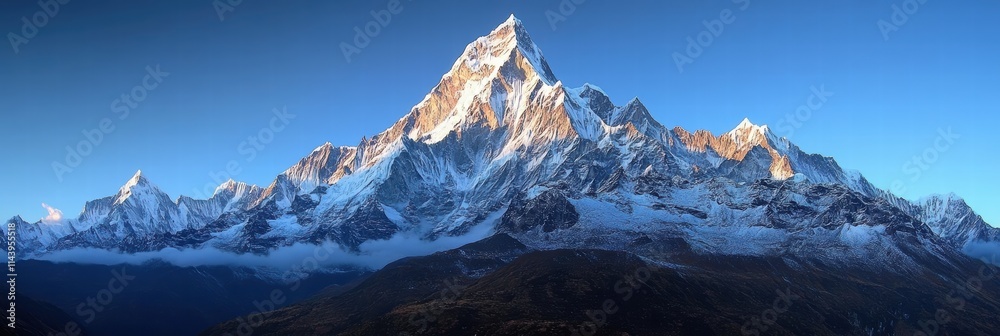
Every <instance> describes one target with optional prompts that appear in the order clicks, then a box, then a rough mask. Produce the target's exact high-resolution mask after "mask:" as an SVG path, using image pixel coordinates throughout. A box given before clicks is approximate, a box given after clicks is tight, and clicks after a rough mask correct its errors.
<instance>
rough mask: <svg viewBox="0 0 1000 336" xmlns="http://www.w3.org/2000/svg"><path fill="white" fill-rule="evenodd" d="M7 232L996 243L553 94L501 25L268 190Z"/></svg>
mask: <svg viewBox="0 0 1000 336" xmlns="http://www.w3.org/2000/svg"><path fill="white" fill-rule="evenodd" d="M9 222H10V223H15V224H16V225H17V227H18V232H19V234H20V236H21V237H22V241H23V242H24V243H23V245H22V246H23V247H24V250H23V251H22V252H23V253H26V254H28V255H40V254H44V253H48V252H52V251H57V250H64V249H71V248H79V247H88V248H100V249H118V250H122V251H127V252H136V251H152V250H159V249H162V248H165V247H175V248H199V247H215V248H219V249H223V250H228V251H233V252H240V253H248V252H249V253H267V252H268V251H269V250H271V249H274V248H277V247H281V246H288V245H291V244H295V243H302V242H305V243H320V242H324V241H332V242H335V243H338V244H341V245H342V246H344V247H346V248H348V249H355V250H356V249H357V248H358V246H359V245H360V244H362V243H364V242H366V241H371V240H382V239H387V238H389V237H392V236H393V235H395V234H399V233H406V234H410V235H419V236H422V237H425V238H427V239H431V240H433V239H437V238H439V237H442V236H455V235H462V234H465V233H467V232H469V231H470V229H471V228H473V227H476V226H478V225H488V226H491V227H495V228H496V230H498V231H501V232H507V233H509V234H510V235H512V236H514V237H515V238H517V239H519V240H520V241H521V242H523V243H524V244H526V245H528V246H531V247H534V248H567V247H569V248H577V247H587V248H604V249H628V247H629V246H633V245H634V243H635V242H637V241H639V242H641V241H672V242H677V243H680V242H683V244H684V245H687V246H689V247H690V248H691V249H692V250H695V251H700V252H710V253H724V254H738V255H780V254H785V253H809V254H812V255H815V256H816V257H823V258H829V259H831V260H836V261H837V262H844V263H847V262H870V261H871V260H872V258H871V255H872V254H878V258H883V259H885V260H890V259H891V258H898V260H896V261H899V262H902V263H917V262H918V261H916V260H913V258H912V257H910V256H909V255H906V254H905V253H902V252H901V251H904V250H906V249H907V248H909V247H912V246H917V247H919V248H921V249H925V250H929V251H937V250H938V249H943V248H950V249H955V248H962V247H964V246H966V245H968V244H972V243H977V242H984V241H985V242H996V241H997V240H998V237H1000V234H998V233H997V232H998V230H997V229H996V228H992V227H990V226H989V225H988V224H986V223H984V222H982V219H981V218H979V217H978V216H977V215H975V213H974V212H973V210H972V209H971V208H969V207H968V205H966V204H965V203H964V202H962V201H961V200H960V199H959V198H957V197H947V198H941V197H935V198H929V199H926V200H923V201H920V202H909V201H906V200H902V199H899V198H896V197H895V196H893V195H891V194H889V193H887V192H885V191H882V190H879V189H877V188H875V187H874V186H872V185H871V184H870V183H868V182H867V181H866V180H865V179H864V178H863V177H862V176H861V175H860V174H859V173H856V172H850V171H845V170H843V169H842V168H841V167H840V166H839V165H838V164H837V163H836V161H834V160H833V159H832V158H829V157H823V156H820V155H816V154H807V153H804V152H802V151H801V150H800V149H799V148H798V147H797V146H795V145H794V144H792V143H791V142H789V141H788V140H787V139H785V138H779V137H777V136H775V135H774V134H773V133H772V132H771V131H770V130H769V129H768V127H767V126H758V125H754V124H753V123H751V122H750V121H749V120H743V122H741V123H740V124H739V125H738V126H737V127H736V128H735V129H733V130H732V131H730V132H727V133H725V134H722V135H719V136H715V135H712V134H710V133H709V132H706V131H695V132H693V133H692V132H688V131H686V130H684V129H682V128H680V127H675V128H673V129H669V128H667V127H664V126H663V125H662V124H661V123H659V122H657V121H656V120H654V119H653V118H652V116H651V115H650V113H649V111H648V110H647V108H646V107H645V106H644V105H643V104H642V103H641V102H640V101H639V100H638V99H632V100H631V101H629V102H627V103H626V104H624V105H615V104H614V103H613V102H612V101H611V99H610V98H609V97H608V95H607V94H605V93H604V91H602V90H601V89H600V88H599V87H597V86H595V85H591V84H585V85H583V86H581V87H579V88H568V87H565V86H564V84H563V83H562V82H561V81H559V80H558V79H557V77H556V76H555V74H554V72H553V71H552V69H551V68H550V66H549V64H548V62H547V61H546V60H545V58H544V57H543V55H542V52H541V50H540V49H539V48H538V46H536V45H535V43H534V42H532V40H531V38H530V37H529V35H528V33H527V31H526V30H525V28H524V26H523V24H522V23H521V22H520V21H519V20H517V19H516V18H514V17H511V18H510V19H508V20H507V21H505V22H504V23H502V24H501V25H500V26H498V27H497V28H496V29H494V30H493V31H492V32H490V33H489V34H488V35H486V36H483V37H480V38H478V39H476V40H475V41H474V42H472V43H470V44H469V45H468V46H467V47H466V48H465V50H464V51H463V53H462V54H461V55H460V56H459V58H458V60H456V61H455V63H454V64H453V65H452V67H451V68H450V69H449V70H448V71H447V72H446V73H445V74H444V76H442V78H441V80H440V82H439V83H438V84H437V85H436V86H434V88H433V89H431V91H430V93H428V94H427V95H426V96H425V97H424V99H423V100H422V101H420V102H419V103H418V104H416V105H415V106H414V107H413V108H412V109H411V110H410V111H409V113H407V114H406V115H404V116H403V117H402V118H401V119H399V120H398V121H397V122H396V123H394V124H393V125H392V126H390V127H389V128H388V129H386V130H385V131H383V132H381V133H379V134H376V135H374V136H372V137H370V138H368V137H365V138H363V139H361V141H360V142H359V143H358V144H357V145H356V146H350V147H347V146H343V147H335V146H333V145H331V144H329V143H326V144H323V145H321V146H319V147H317V148H316V149H315V150H313V151H312V152H310V153H309V154H308V155H307V156H305V157H304V158H303V159H302V160H300V161H299V162H297V163H296V164H295V165H293V166H292V167H290V168H288V169H287V170H286V171H284V172H283V173H281V174H280V175H278V176H277V177H276V178H275V180H274V181H273V182H272V183H271V184H270V185H269V186H267V187H264V188H261V187H257V186H250V185H246V184H243V183H239V182H234V181H230V182H227V183H225V184H223V185H222V186H220V187H219V189H218V190H217V191H216V192H215V194H214V195H213V196H212V197H210V198H209V199H207V200H196V199H192V198H189V197H184V196H181V197H179V198H178V199H177V200H176V201H171V199H170V198H169V197H168V196H167V195H166V194H165V193H163V192H162V191H160V190H159V189H158V188H156V186H155V185H153V184H152V183H150V181H149V180H148V179H147V178H146V176H145V175H143V174H141V173H137V174H136V175H135V176H133V177H132V179H130V180H129V181H128V182H127V183H126V184H125V185H124V186H123V187H122V188H121V189H120V190H119V191H118V193H117V194H115V195H114V196H110V197H106V198H101V199H98V200H94V201H91V202H88V203H87V204H86V206H85V207H84V210H83V212H82V213H81V214H80V215H79V217H78V218H74V219H70V220H66V221H63V222H61V223H41V222H38V223H26V222H24V221H23V220H22V219H21V218H20V217H15V218H13V219H11V220H10V221H9ZM942 241H944V243H941V242H942ZM892 260H895V259H892Z"/></svg>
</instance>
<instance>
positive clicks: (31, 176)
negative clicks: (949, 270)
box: [0, 0, 1000, 225]
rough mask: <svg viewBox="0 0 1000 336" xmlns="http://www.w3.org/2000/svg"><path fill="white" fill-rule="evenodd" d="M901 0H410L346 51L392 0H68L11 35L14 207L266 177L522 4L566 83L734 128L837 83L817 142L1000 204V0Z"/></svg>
mask: <svg viewBox="0 0 1000 336" xmlns="http://www.w3.org/2000/svg"><path fill="white" fill-rule="evenodd" d="M222 1H223V2H224V1H225V0H222ZM181 3H182V4H181ZM902 3H903V1H882V0H880V1H870V0H852V1H832V0H827V1H790V0H789V1H777V2H774V1H769V2H765V1H759V0H752V1H750V5H749V6H748V7H747V8H746V9H745V10H741V9H740V6H741V5H742V4H737V3H733V2H732V1H683V2H682V1H670V2H669V4H667V2H666V1H641V2H640V1H635V2H617V1H616V2H610V1H595V0H590V1H586V2H584V3H583V4H581V5H579V6H578V7H577V8H576V9H575V11H574V12H573V13H572V14H570V15H567V16H566V17H565V21H560V22H558V23H557V24H556V26H555V28H556V29H555V30H553V29H552V26H551V25H550V23H549V20H548V19H547V18H546V14H545V13H546V11H547V10H554V11H558V10H559V7H558V6H559V4H560V2H559V1H523V2H513V1H493V2H486V1H449V2H447V3H446V2H444V1H419V0H418V1H410V0H402V3H401V5H402V11H401V12H399V13H398V14H395V15H393V16H392V19H391V22H389V24H388V25H387V26H386V27H385V28H382V29H381V31H380V32H379V34H378V35H377V36H375V37H374V38H373V39H372V41H371V43H370V45H368V46H367V47H366V48H364V49H362V50H361V52H360V53H359V54H356V55H353V59H352V61H351V62H347V61H346V60H345V57H344V55H343V53H342V52H341V49H340V45H341V42H348V43H350V42H351V40H352V39H353V38H354V36H355V32H354V27H355V26H363V25H364V24H366V23H367V22H369V21H371V20H372V17H371V16H370V14H369V12H370V11H372V10H383V9H386V8H387V5H388V1H368V2H361V1H355V2H350V3H347V2H344V3H342V2H339V1H336V2H335V1H310V2H304V1H280V2H279V1H261V0H243V1H242V3H241V4H239V5H238V6H236V7H235V8H234V10H233V11H232V12H227V13H225V14H224V15H225V20H224V21H220V19H219V16H218V14H217V12H216V10H215V8H213V5H212V1H208V0H205V1H182V2H176V1H149V0H138V1H126V2H114V4H110V3H105V2H100V3H94V2H84V1H80V2H77V1H71V2H69V3H67V4H65V5H62V6H61V8H60V9H59V11H58V13H56V14H55V16H53V17H51V18H50V19H49V20H48V21H49V22H47V23H46V24H45V25H44V26H43V27H40V28H39V29H38V32H37V34H35V35H34V37H32V38H30V39H28V41H29V42H28V43H26V44H19V45H18V52H17V53H15V52H14V48H13V47H11V46H10V45H9V44H7V43H4V44H2V45H0V95H2V96H0V97H2V99H0V111H2V113H3V116H4V117H3V122H4V126H5V127H4V131H3V132H0V137H2V138H0V141H2V142H0V143H3V146H2V148H0V158H3V164H2V165H0V186H2V191H3V196H2V204H0V215H2V216H3V217H5V218H6V217H9V216H12V215H14V214H21V215H23V216H24V217H25V218H26V219H28V220H37V219H39V218H41V217H43V216H44V215H45V214H46V212H45V210H44V209H43V208H42V207H41V203H43V202H44V203H48V204H50V205H52V206H54V207H56V208H59V209H62V210H63V211H64V212H65V213H66V215H67V216H73V217H75V216H76V215H77V214H78V212H79V211H80V209H81V208H82V206H83V204H84V202H85V201H86V200H89V199H94V198H98V197H102V196H107V195H112V194H114V193H115V192H116V191H117V189H118V187H119V186H121V184H123V183H124V182H125V181H126V180H127V179H128V178H129V177H130V176H131V175H132V174H133V173H134V172H135V171H136V170H137V169H142V170H143V172H144V174H146V175H147V176H148V177H149V178H150V179H151V180H152V181H153V182H154V183H155V184H157V185H159V186H160V187H161V188H162V189H164V190H165V191H166V192H167V193H168V194H170V195H171V197H173V198H176V197H177V196H178V195H180V194H193V193H194V192H193V190H195V189H199V188H201V187H203V186H205V185H206V184H213V183H214V182H213V178H212V177H211V176H210V173H211V172H218V171H224V170H225V169H226V164H227V162H230V161H235V162H236V163H237V164H238V165H239V167H240V169H241V171H240V173H239V174H237V175H236V176H234V177H235V179H237V180H243V181H247V182H251V183H256V184H261V185H266V184H268V183H270V182H271V180H272V179H273V178H274V176H275V175H277V174H278V173H280V172H281V171H282V170H284V169H285V168H287V167H289V166H290V165H292V164H293V163H295V162H296V161H297V160H298V159H299V158H301V157H302V156H304V155H306V154H308V153H309V152H310V151H311V150H312V149H313V148H315V147H317V146H319V145H321V144H323V143H324V142H326V141H330V142H332V143H334V144H337V145H355V144H357V143H358V141H359V140H360V139H361V137H362V136H366V135H367V136H370V135H372V134H376V133H378V132H380V131H382V130H383V129H385V128H386V127H388V126H389V125H391V123H392V122H394V121H395V120H396V119H398V118H399V117H401V116H402V115H404V114H405V113H406V112H407V111H408V110H409V108H410V107H411V106H412V105H413V104H415V103H417V102H418V101H419V100H420V99H421V98H422V97H423V96H424V95H425V94H426V93H427V92H428V91H429V90H430V89H431V88H432V87H433V85H434V84H436V82H437V81H438V80H439V79H440V76H441V75H442V74H443V73H444V72H445V71H446V70H447V69H448V68H449V67H450V66H451V64H452V63H453V62H454V61H455V59H456V58H457V57H458V56H459V55H460V54H461V52H462V50H463V48H464V47H465V45H466V44H467V43H469V42H471V41H472V40H473V39H475V38H476V37H478V36H481V35H484V34H486V33H487V32H489V31H490V30H491V29H492V28H494V27H495V26H496V25H498V24H499V23H501V22H502V21H503V20H505V19H506V18H507V16H508V15H509V14H511V13H514V14H515V15H517V16H518V18H520V19H521V20H522V21H523V22H524V24H525V26H526V27H527V29H528V31H529V32H530V33H531V35H532V38H533V39H534V40H535V42H536V43H537V44H538V45H539V46H540V47H541V49H542V50H543V51H544V54H545V56H546V58H547V59H548V61H549V63H550V64H551V66H552V69H553V71H554V72H555V74H556V76H557V77H559V78H560V79H561V80H562V81H563V82H564V83H566V84H567V85H568V86H579V85H582V84H583V83H585V82H590V83H593V84H596V85H599V86H601V87H602V88H604V90H606V91H607V93H608V94H610V95H611V96H612V98H613V99H614V100H615V101H616V102H617V103H619V104H622V103H625V102H627V101H628V100H629V99H631V98H632V97H635V96H638V97H640V99H641V100H642V101H643V102H644V103H645V104H646V105H647V106H648V107H649V109H650V110H651V112H652V114H653V115H654V116H655V117H656V118H657V119H658V120H660V121H661V122H662V123H664V124H665V125H668V126H671V127H672V126H683V127H685V128H687V129H708V130H710V131H712V132H714V133H717V134H718V133H721V132H724V131H727V130H729V129H731V128H733V127H735V126H736V125H737V124H738V123H739V122H740V121H741V120H742V119H743V118H744V117H749V118H750V119H751V120H752V121H754V122H755V123H758V124H771V125H772V127H773V125H775V124H777V123H779V122H780V120H782V119H783V118H785V117H786V116H788V115H790V114H791V115H794V113H795V111H796V109H797V108H798V107H799V106H800V105H802V104H805V103H806V102H807V99H808V98H809V96H810V95H811V94H812V92H811V88H812V87H814V86H815V87H817V88H820V87H823V88H825V90H826V91H830V92H833V96H832V97H829V98H828V100H827V101H826V102H825V103H824V104H823V106H822V107H820V108H819V109H818V110H816V111H815V112H812V113H811V116H810V117H809V118H808V119H807V120H804V121H803V122H802V123H801V126H800V127H798V128H796V129H795V131H794V135H793V136H792V140H793V141H794V142H796V143H797V144H799V145H800V146H801V147H802V148H803V149H804V150H806V151H807V152H815V153H822V154H824V155H828V156H833V157H835V158H836V159H837V160H838V161H839V162H840V163H841V165H843V166H844V167H846V168H852V169H858V170H860V171H862V172H863V173H864V175H865V176H867V177H868V178H869V179H870V180H871V181H872V182H874V183H875V184H876V185H877V186H879V187H882V188H889V187H890V185H891V184H892V183H893V181H896V180H899V181H901V182H902V183H904V185H905V186H906V188H907V190H906V193H905V196H907V197H909V198H918V197H920V196H922V195H925V194H930V193H945V192H955V193H957V194H958V195H960V196H962V197H964V198H966V200H967V201H968V202H969V203H970V204H972V205H973V207H974V208H975V209H976V210H977V211H978V212H979V213H981V214H982V215H983V216H984V217H985V218H986V219H987V221H989V222H991V223H993V224H994V225H997V224H1000V207H997V202H996V201H997V199H996V197H995V196H996V190H998V189H1000V182H998V179H997V178H996V172H997V168H996V167H997V163H998V155H996V153H995V150H996V146H997V143H998V141H997V133H998V131H997V127H998V125H1000V116H998V112H1000V111H998V108H997V101H996V97H997V92H1000V83H998V82H1000V62H997V60H1000V50H998V48H1000V43H998V42H1000V41H998V39H1000V25H998V24H996V23H995V22H996V14H997V13H1000V3H997V2H996V1H985V0H983V1H963V2H962V4H961V5H959V4H953V3H948V2H943V1H928V2H926V3H925V4H923V5H921V6H920V8H919V9H918V10H917V12H916V13H913V14H911V15H908V20H907V21H906V23H904V24H902V25H900V26H899V27H898V30H896V31H892V32H891V33H890V34H889V39H888V40H885V38H884V36H883V34H882V32H881V31H880V29H879V26H878V25H877V22H878V21H879V20H886V21H887V22H890V23H891V22H892V21H891V20H892V18H891V17H892V15H893V7H892V6H893V5H894V4H902ZM725 9H729V10H732V11H733V16H734V17H735V21H732V23H729V24H726V25H725V28H724V30H723V31H722V33H721V34H720V35H719V36H718V37H714V38H713V39H712V40H713V41H712V43H711V44H709V45H708V46H707V47H705V48H703V51H702V53H701V55H699V56H698V57H697V58H694V59H693V60H694V62H693V63H691V64H687V65H685V67H684V71H683V73H681V72H679V71H678V69H677V66H676V64H675V62H674V58H673V56H672V55H673V53H675V52H684V49H685V48H686V47H687V45H688V41H687V38H688V37H689V36H690V37H693V38H696V37H697V35H698V34H699V33H700V32H702V31H703V30H706V28H705V26H704V25H703V21H705V20H715V19H718V18H719V17H720V11H722V10H725ZM39 11H41V8H40V7H39V6H38V5H37V3H36V2H35V1H4V2H3V4H2V5H0V32H3V33H4V35H5V36H6V37H8V39H9V38H10V35H9V34H8V33H16V34H21V33H22V25H23V22H22V21H21V18H22V17H25V16H27V17H29V19H30V18H31V17H32V16H34V14H35V13H36V12H39ZM45 16H46V17H47V14H45ZM40 19H41V18H40ZM29 33H30V32H29ZM8 39H5V42H7V41H8ZM156 65H159V66H160V67H161V70H162V71H165V72H168V73H169V75H168V76H167V77H164V78H163V81H162V83H159V85H158V86H157V87H156V88H155V89H153V90H151V91H148V95H147V97H146V99H145V100H143V101H142V102H140V103H139V104H138V105H137V106H136V107H135V108H132V109H130V115H129V116H128V117H127V118H125V119H123V120H122V119H119V118H118V116H120V115H119V114H118V113H117V112H115V111H113V110H112V104H113V102H114V100H115V99H118V98H119V97H120V96H121V95H122V94H123V93H128V92H130V91H131V90H132V89H133V88H134V87H135V86H137V85H141V84H142V83H143V78H144V76H146V74H147V71H146V67H147V66H154V67H155V66H156ZM275 107H287V109H288V113H291V114H294V115H295V118H294V119H291V120H290V123H289V124H288V125H287V127H285V128H284V129H283V130H282V131H281V132H278V133H277V134H276V135H275V136H274V138H273V141H272V142H270V143H268V144H266V145H265V146H264V147H263V148H262V149H260V150H257V151H256V157H254V158H253V160H249V155H248V154H247V153H246V152H245V151H244V152H241V151H240V143H241V142H242V141H245V140H246V138H247V137H248V136H251V135H255V134H258V132H259V131H260V130H261V129H262V128H265V127H268V124H269V123H270V122H271V119H272V109H273V108H275ZM104 118H110V120H113V122H114V127H115V129H114V131H113V132H111V133H109V134H107V135H106V136H105V137H104V139H103V141H102V143H101V144H100V145H98V146H96V147H95V148H94V149H93V152H92V153H91V154H90V155H89V156H86V157H84V158H83V161H82V163H81V164H80V165H79V167H77V168H75V169H74V170H73V171H72V172H70V173H66V174H64V175H63V176H62V177H63V179H62V181H61V182H60V181H59V179H57V177H56V174H55V173H54V172H53V168H52V162H53V161H58V162H63V161H64V159H65V157H66V154H67V152H66V149H65V147H66V146H68V145H69V146H76V145H77V144H78V143H79V142H80V141H84V140H85V139H86V138H85V137H84V135H83V134H81V131H83V130H85V129H94V128H98V126H99V125H100V122H101V120H102V119H104ZM949 127H950V128H951V129H952V131H953V132H954V133H957V134H959V135H960V136H961V137H960V138H958V139H957V140H955V141H954V143H951V144H949V145H948V146H947V147H948V148H947V149H946V150H944V151H941V152H940V153H938V152H935V153H930V154H929V155H931V157H934V156H936V158H937V160H936V162H934V163H933V164H929V165H928V166H927V167H926V169H921V170H920V171H921V175H920V176H919V178H916V179H913V177H914V176H915V175H914V172H912V171H906V170H904V168H903V166H904V164H906V162H907V161H908V160H911V158H912V157H913V156H915V155H921V154H923V153H924V152H925V150H927V149H928V148H932V147H933V145H934V142H935V139H936V138H937V137H938V129H940V128H945V129H947V128H949ZM914 167H915V166H914ZM911 168H913V167H911Z"/></svg>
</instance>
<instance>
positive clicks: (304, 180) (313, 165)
mask: <svg viewBox="0 0 1000 336" xmlns="http://www.w3.org/2000/svg"><path fill="white" fill-rule="evenodd" d="M356 154H357V147H347V146H333V145H332V144H330V143H329V142H327V143H325V144H323V145H322V146H319V147H317V148H316V149H314V150H313V151H312V152H310V153H309V155H306V156H305V157H304V158H302V159H301V160H299V162H297V163H296V164H295V165H293V166H292V167H290V168H288V169H287V170H285V171H284V172H283V173H282V174H283V175H285V176H286V177H287V178H288V182H290V183H291V184H292V185H294V186H295V187H296V188H299V189H301V190H303V191H306V192H309V191H312V189H314V188H316V187H317V186H320V185H327V184H332V183H334V182H336V181H337V180H339V179H340V178H341V177H343V176H344V175H347V174H350V173H351V171H352V167H353V164H354V159H355V155H356Z"/></svg>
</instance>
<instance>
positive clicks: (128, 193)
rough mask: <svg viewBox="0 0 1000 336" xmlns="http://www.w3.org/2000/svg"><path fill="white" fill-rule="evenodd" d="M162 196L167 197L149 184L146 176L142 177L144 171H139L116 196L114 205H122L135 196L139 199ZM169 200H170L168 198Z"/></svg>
mask: <svg viewBox="0 0 1000 336" xmlns="http://www.w3.org/2000/svg"><path fill="white" fill-rule="evenodd" d="M160 195H166V194H164V193H163V192H162V191H160V189H159V188H157V187H156V186H155V185H153V184H152V183H150V182H149V180H148V179H146V177H145V176H144V175H142V170H138V171H136V172H135V174H134V175H132V178H130V179H129V180H128V181H126V182H125V184H124V185H122V187H121V188H120V189H118V193H117V194H115V197H114V199H115V201H114V205H118V204H122V203H125V202H126V201H128V200H129V199H130V198H132V197H134V196H139V197H147V196H152V197H158V196H160ZM168 199H169V198H168Z"/></svg>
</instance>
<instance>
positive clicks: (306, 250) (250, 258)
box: [34, 225, 492, 271]
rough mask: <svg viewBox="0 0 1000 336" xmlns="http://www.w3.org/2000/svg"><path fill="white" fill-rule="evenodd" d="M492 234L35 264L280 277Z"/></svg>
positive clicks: (73, 255) (74, 253)
mask: <svg viewBox="0 0 1000 336" xmlns="http://www.w3.org/2000/svg"><path fill="white" fill-rule="evenodd" d="M491 232H492V226H491V225H479V226H477V227H474V228H473V229H472V230H471V231H470V232H469V233H467V234H465V235H462V236H454V237H440V238H438V239H436V240H433V241H428V240H424V239H420V237H419V236H416V235H409V234H397V235H395V236H393V237H392V238H390V239H387V240H374V241H367V242H364V243H362V244H361V245H360V246H359V250H360V252H350V251H347V249H345V248H343V247H341V246H340V245H338V244H336V243H332V242H327V243H324V244H321V245H313V244H305V243H297V244H294V245H291V246H283V247H279V248H276V249H273V250H271V251H269V252H268V254H266V255H256V254H238V253H233V252H228V251H223V250H220V249H217V248H212V247H206V248H199V249H176V248H165V249H162V250H159V251H152V252H139V253H121V252H119V251H110V250H104V249H95V248H75V249H69V250H63V251H56V252H52V253H48V254H45V255H42V256H38V257H36V258H34V259H38V260H46V261H51V262H57V263H79V264H98V265H118V264H132V265H140V264H143V263H146V262H149V261H153V260H160V261H163V262H166V263H169V264H172V265H176V266H180V267H188V266H242V267H254V268H260V267H266V268H271V269H274V270H278V271H290V270H305V271H309V270H315V269H324V268H327V269H328V268H335V267H338V266H360V267H365V268H370V269H380V268H382V267H383V266H385V265H386V264H388V263H390V262H393V261H395V260H398V259H400V258H404V257H412V256H422V255H428V254H432V253H434V252H438V251H444V250H449V249H453V248H457V247H460V246H462V245H465V244H468V243H471V242H475V241H477V240H480V239H483V238H486V237H487V236H488V235H489V234H490V233H491Z"/></svg>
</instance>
